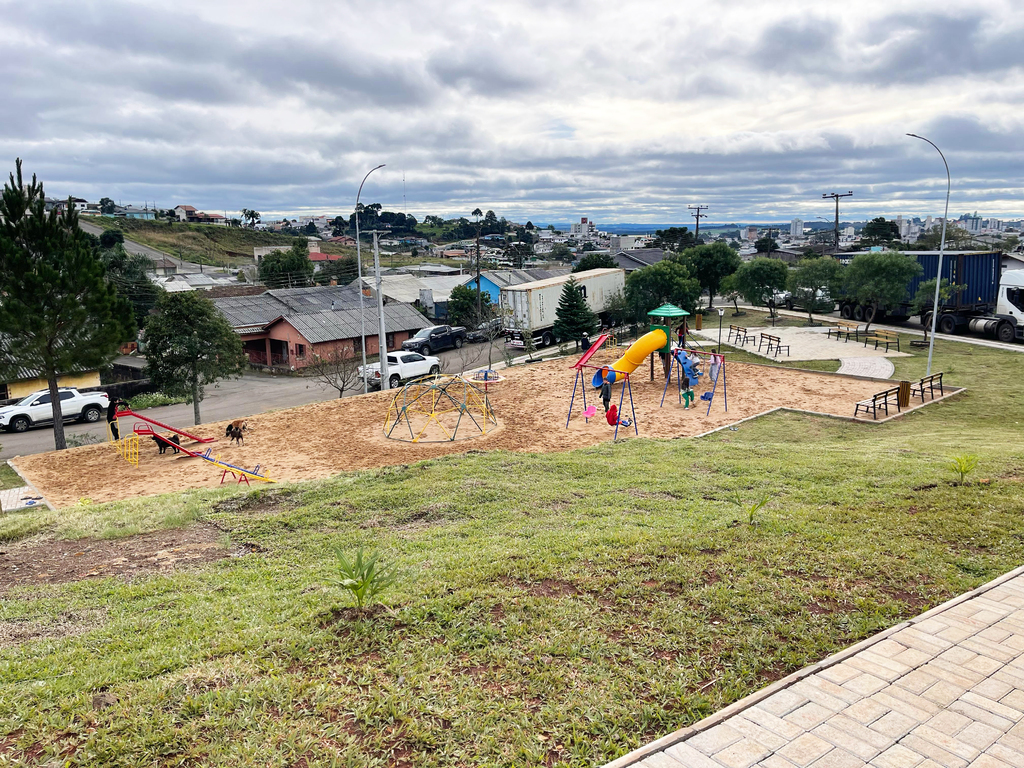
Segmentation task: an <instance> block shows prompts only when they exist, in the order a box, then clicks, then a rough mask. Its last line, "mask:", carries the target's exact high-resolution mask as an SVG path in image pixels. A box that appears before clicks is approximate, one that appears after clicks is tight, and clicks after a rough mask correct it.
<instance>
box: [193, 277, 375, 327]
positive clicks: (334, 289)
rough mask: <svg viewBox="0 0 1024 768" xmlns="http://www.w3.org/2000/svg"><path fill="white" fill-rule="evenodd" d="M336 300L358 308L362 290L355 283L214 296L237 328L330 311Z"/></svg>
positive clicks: (342, 305)
mask: <svg viewBox="0 0 1024 768" xmlns="http://www.w3.org/2000/svg"><path fill="white" fill-rule="evenodd" d="M332 302H333V308H334V309H352V308H358V306H359V291H358V289H357V288H356V287H355V286H352V285H325V286H320V287H316V288H280V289H277V290H273V291H266V292H265V293H261V294H259V295H257V296H227V297H224V298H220V299H214V300H213V303H214V306H216V307H217V309H218V310H220V313H221V314H222V315H224V317H225V318H227V321H228V322H229V323H231V326H232V327H233V328H235V329H238V328H242V327H250V326H254V325H266V324H267V323H269V322H270V321H271V320H275V319H277V318H278V317H282V316H284V315H301V314H308V313H310V312H323V311H330V310H331V309H332ZM369 303H371V304H372V301H371V302H369ZM250 332H251V331H250Z"/></svg>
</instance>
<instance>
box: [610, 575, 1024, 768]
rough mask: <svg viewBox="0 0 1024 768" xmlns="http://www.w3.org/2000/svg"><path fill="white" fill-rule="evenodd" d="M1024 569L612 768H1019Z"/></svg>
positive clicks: (1023, 749)
mask: <svg viewBox="0 0 1024 768" xmlns="http://www.w3.org/2000/svg"><path fill="white" fill-rule="evenodd" d="M1022 650H1024V568H1018V569H1017V570H1016V571H1011V572H1010V573H1009V574H1007V575H1006V576H1003V577H1001V578H999V579H996V580H995V581H994V582H991V583H990V584H987V585H986V586H984V587H981V588H980V589H977V590H975V591H973V592H969V593H967V594H966V595H961V596H960V597H958V598H956V599H954V600H951V601H950V602H948V603H946V604H944V605H942V606H939V607H938V608H935V609H933V610H931V611H929V612H928V613H925V614H923V615H921V616H918V617H917V618H916V619H912V620H911V621H909V622H904V623H903V624H898V625H897V626H895V627H893V628H892V629H889V630H887V631H885V632H882V633H881V634H879V635H876V636H875V637H873V638H870V639H868V640H866V641H865V642H863V643H860V644H858V645H855V646H853V647H852V648H848V649H847V650H845V651H842V652H840V653H838V654H836V655H835V656H832V657H830V658H828V659H825V660H824V661H822V662H821V663H819V664H815V665H814V666H811V667H808V668H806V669H803V670H801V671H800V672H797V673H796V674H794V675H791V676H790V677H788V678H786V679H784V680H780V681H779V682H778V683H775V684H774V685H771V686H769V687H768V688H766V689H764V690H763V691H760V692H758V693H755V694H753V695H752V696H748V697H747V698H746V699H742V700H741V701H739V702H737V703H735V704H733V705H731V706H729V707H726V708H725V709H724V710H722V711H721V712H719V713H717V714H715V715H712V716H711V717H708V718H706V719H705V720H702V721H700V722H699V723H696V724H694V725H692V726H690V727H688V728H684V729H682V730H681V731H677V732H676V733H674V734H671V735H669V736H666V737H665V738H663V739H661V740H660V741H658V742H655V743H653V744H651V745H648V746H647V747H645V748H642V749H640V750H637V751H635V752H633V753H631V754H629V755H626V756H625V757H622V758H620V759H619V760H615V761H614V762H612V763H610V764H609V765H608V766H607V767H606V768H625V767H626V766H634V765H635V766H637V767H638V768H797V767H799V768H804V767H808V766H809V767H810V768H967V766H972V767H973V768H1020V767H1021V766H1024V661H1022V656H1021V652H1022Z"/></svg>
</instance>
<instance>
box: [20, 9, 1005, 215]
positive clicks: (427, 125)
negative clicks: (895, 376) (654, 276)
mask: <svg viewBox="0 0 1024 768" xmlns="http://www.w3.org/2000/svg"><path fill="white" fill-rule="evenodd" d="M0 50H2V53H0V67H2V73H0V76H2V80H0V82H3V84H4V88H3V91H4V98H3V99H2V100H0V149H2V152H0V154H2V155H3V156H5V157H6V158H7V161H6V163H7V165H8V166H9V167H13V161H14V158H15V157H22V158H24V160H25V163H26V169H27V170H28V171H30V172H35V173H36V174H38V176H39V177H40V178H41V179H42V180H43V181H44V183H45V185H46V190H47V193H48V194H50V195H54V196H58V195H59V196H63V195H67V194H69V193H70V194H75V195H77V196H81V197H86V198H88V199H90V200H96V199H98V198H99V197H101V196H104V195H106V196H109V197H112V198H114V199H116V200H122V201H123V202H125V203H128V202H132V203H136V204H141V203H142V202H143V201H146V200H148V201H156V202H157V204H159V205H160V206H161V207H173V206H174V205H176V204H179V203H190V204H192V205H195V206H197V207H198V208H201V209H206V210H211V211H227V212H229V213H231V212H234V211H237V210H239V209H240V208H243V207H252V208H256V209H257V210H259V211H261V212H263V213H264V215H265V216H267V217H269V216H270V215H272V214H274V213H281V212H287V213H301V212H307V211H317V212H321V211H322V212H340V211H350V210H351V207H352V205H353V203H354V200H355V193H356V188H357V187H358V185H359V182H360V180H361V178H362V176H363V174H364V173H365V172H366V171H367V170H368V169H369V168H371V167H373V166H375V165H377V164H379V163H386V164H387V167H386V168H385V169H383V170H381V171H378V172H377V173H375V174H374V175H373V176H371V178H370V180H369V181H368V182H367V185H366V188H365V190H364V194H363V200H364V202H369V201H380V202H382V203H384V204H385V205H386V207H390V208H392V209H400V208H401V206H402V195H403V174H404V178H405V194H406V197H407V201H408V202H407V210H408V211H409V212H410V213H413V214H416V215H418V216H420V217H422V216H423V215H425V214H429V213H435V214H439V215H444V216H453V215H467V214H469V212H470V211H472V210H473V208H475V207H477V206H480V207H482V208H484V209H487V208H492V209H493V210H495V211H496V212H497V213H498V214H499V215H505V216H507V217H509V218H511V219H517V220H525V219H527V218H532V219H533V220H535V221H545V222H548V221H563V222H564V221H568V220H569V219H570V218H571V217H574V216H575V217H578V216H580V215H590V216H592V217H593V218H595V219H596V220H597V221H599V222H658V223H669V222H679V223H684V222H685V221H687V220H689V217H688V215H687V209H686V206H687V205H688V204H697V203H700V204H705V205H709V206H710V210H709V213H710V221H721V222H725V221H737V222H744V221H747V222H755V221H761V220H782V219H788V218H790V217H792V216H800V217H802V218H805V219H807V220H813V219H814V217H815V216H819V215H820V216H823V217H826V218H830V217H831V216H832V211H833V209H832V207H831V203H830V202H829V201H823V200H822V199H821V194H822V193H823V192H833V191H841V192H845V191H847V190H853V191H854V193H855V194H854V197H853V198H852V199H850V201H849V202H845V203H844V211H846V212H848V214H849V216H850V217H858V216H863V215H869V214H870V215H875V214H880V213H881V214H886V215H893V216H894V215H895V214H897V213H903V214H905V215H906V214H927V213H932V214H937V215H941V212H942V204H943V199H944V193H945V176H944V172H943V168H942V162H941V160H940V158H939V156H938V155H937V154H936V153H935V151H934V150H933V149H932V148H931V147H929V146H927V145H926V144H923V143H922V142H919V141H915V140H914V139H910V138H906V137H905V136H904V134H905V133H907V132H914V133H920V134H923V135H926V136H928V137H929V138H931V139H932V140H933V141H935V142H936V143H937V144H938V145H939V146H940V147H941V148H942V149H943V151H944V152H945V153H946V157H947V159H948V160H949V163H950V169H951V171H952V173H953V198H952V203H951V213H954V214H957V215H958V214H959V213H962V212H965V211H973V210H975V209H977V210H978V211H979V212H980V213H982V215H996V216H1004V217H1013V218H1019V217H1020V216H1021V215H1022V214H1024V76H1022V75H1024V3H1021V2H1019V0H974V2H972V3H969V4H965V3H963V2H959V1H958V2H949V1H947V0H914V1H912V2H908V1H905V0H884V2H876V1H875V0H857V2H854V3H823V2H820V0H815V1H814V2H803V0H787V1H786V2H776V1H773V0H757V1H756V2H744V1H741V0H737V1H735V2H732V1H729V0H725V1H722V0H720V1H719V2H717V3H715V2H713V3H696V2H686V3H680V2H669V1H668V0H658V1H657V2H648V1H647V0H630V1H629V2H622V1H621V0H588V2H583V1H582V0H580V1H577V0H561V1H559V0H547V1H546V2H541V0H498V1H496V2H495V1H492V2H479V0H474V1H473V2H465V1H464V0H443V1H442V0H416V1H415V2H397V1H392V2H388V1H387V0H385V1H384V2H366V1H365V0H364V2H360V3H351V2H339V1H336V0H335V1H330V2H329V1H327V0H324V1H321V2H314V1H307V0H292V1H291V2H289V3H279V2H275V3H262V2H258V1H256V0H244V1H238V2H216V0H213V1H210V0H204V2H193V1H192V0H176V1H175V2H166V0H161V2H129V1H126V0H103V1H102V2H96V1H93V0H76V1H75V2H67V1H65V2H49V1H48V0H31V2H28V1H26V0H8V1H5V0H0Z"/></svg>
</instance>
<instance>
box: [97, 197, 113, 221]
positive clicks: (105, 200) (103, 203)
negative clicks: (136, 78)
mask: <svg viewBox="0 0 1024 768" xmlns="http://www.w3.org/2000/svg"><path fill="white" fill-rule="evenodd" d="M115 210H117V203H115V202H114V201H113V200H111V199H110V198H109V197H101V198H100V213H105V214H107V215H108V216H109V215H110V214H112V213H113V212H114V211H115Z"/></svg>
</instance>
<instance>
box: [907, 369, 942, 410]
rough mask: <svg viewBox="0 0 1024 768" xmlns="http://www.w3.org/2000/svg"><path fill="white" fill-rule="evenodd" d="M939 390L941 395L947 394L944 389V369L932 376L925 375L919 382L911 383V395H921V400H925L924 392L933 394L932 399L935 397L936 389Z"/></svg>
mask: <svg viewBox="0 0 1024 768" xmlns="http://www.w3.org/2000/svg"><path fill="white" fill-rule="evenodd" d="M936 389H938V390H939V396H940V397H941V396H942V395H945V394H946V393H945V392H944V391H943V390H942V371H939V372H938V373H933V374H932V375H931V376H925V377H924V378H923V379H921V380H920V381H919V382H917V384H911V385H910V396H911V397H916V396H917V395H920V396H921V402H922V403H923V402H924V393H925V392H928V393H929V394H931V396H932V400H934V399H935V390H936Z"/></svg>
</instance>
